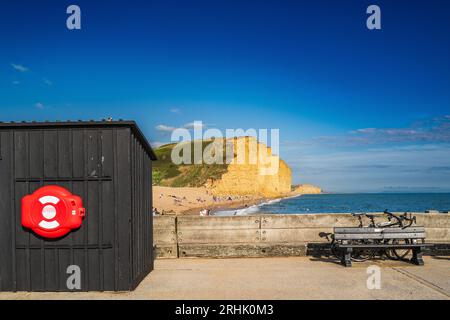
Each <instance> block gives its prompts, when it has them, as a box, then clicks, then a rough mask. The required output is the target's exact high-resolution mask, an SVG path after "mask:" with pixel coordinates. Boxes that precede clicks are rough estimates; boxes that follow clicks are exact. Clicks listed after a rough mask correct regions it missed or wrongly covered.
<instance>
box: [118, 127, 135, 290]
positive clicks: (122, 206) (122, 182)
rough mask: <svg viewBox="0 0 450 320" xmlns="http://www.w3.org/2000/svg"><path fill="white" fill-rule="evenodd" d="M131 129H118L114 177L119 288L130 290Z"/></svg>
mask: <svg viewBox="0 0 450 320" xmlns="http://www.w3.org/2000/svg"><path fill="white" fill-rule="evenodd" d="M130 136H131V132H130V129H128V128H127V129H120V130H119V129H118V130H117V131H116V144H117V147H116V149H115V152H116V154H115V158H116V161H117V176H115V177H114V184H115V186H114V187H115V188H116V189H117V195H118V197H119V198H118V199H116V201H117V202H116V206H117V213H118V216H117V221H116V223H117V228H116V230H117V235H116V245H117V246H118V248H117V254H118V256H117V257H116V259H117V261H116V262H117V263H118V274H117V275H116V276H117V277H118V278H117V285H118V287H117V290H129V288H130V283H131V252H130V244H131V243H130V239H131V234H130V232H131V226H130V222H131V172H130V168H131V154H130Z"/></svg>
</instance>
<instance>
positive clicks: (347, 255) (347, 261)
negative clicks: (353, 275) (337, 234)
mask: <svg viewBox="0 0 450 320" xmlns="http://www.w3.org/2000/svg"><path fill="white" fill-rule="evenodd" d="M352 250H353V249H352V248H346V249H345V250H344V252H343V254H342V259H341V263H342V265H343V266H345V267H351V266H352V260H351V255H352Z"/></svg>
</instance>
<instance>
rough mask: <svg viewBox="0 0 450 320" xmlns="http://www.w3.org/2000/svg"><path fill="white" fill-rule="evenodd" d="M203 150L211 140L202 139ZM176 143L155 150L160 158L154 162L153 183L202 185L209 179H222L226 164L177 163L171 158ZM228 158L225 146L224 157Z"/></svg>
mask: <svg viewBox="0 0 450 320" xmlns="http://www.w3.org/2000/svg"><path fill="white" fill-rule="evenodd" d="M194 143H200V142H199V141H197V142H191V150H192V151H191V160H192V161H191V163H193V162H194V161H193V159H194ZM201 143H202V152H203V151H204V150H205V148H206V147H207V146H208V145H209V144H210V143H211V141H202V142H201ZM175 145H176V144H174V143H173V144H167V145H163V146H161V147H159V148H158V149H156V150H155V153H156V156H157V157H158V160H157V161H155V162H154V163H153V184H154V185H161V186H167V187H200V186H203V185H205V183H206V182H208V179H212V180H216V179H220V178H221V177H222V175H223V174H224V173H225V172H226V171H227V167H228V165H227V164H225V161H223V163H224V164H211V165H208V164H204V163H203V164H199V165H194V164H180V165H176V164H174V163H173V162H172V160H171V154H172V150H173V148H174V147H175ZM225 158H226V146H225V144H224V147H223V159H224V160H225Z"/></svg>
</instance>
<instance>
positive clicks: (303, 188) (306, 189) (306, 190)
mask: <svg viewBox="0 0 450 320" xmlns="http://www.w3.org/2000/svg"><path fill="white" fill-rule="evenodd" d="M292 193H294V194H319V193H322V189H320V188H319V187H316V186H313V185H311V184H300V185H298V186H295V187H294V188H293V190H292Z"/></svg>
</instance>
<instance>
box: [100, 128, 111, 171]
mask: <svg viewBox="0 0 450 320" xmlns="http://www.w3.org/2000/svg"><path fill="white" fill-rule="evenodd" d="M101 143H102V145H101V150H102V156H101V159H100V160H101V164H102V175H103V176H104V177H112V176H113V173H114V172H113V171H114V167H113V161H114V157H113V150H114V149H113V143H114V142H113V131H112V130H102V131H101Z"/></svg>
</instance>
